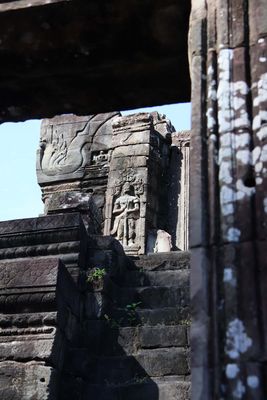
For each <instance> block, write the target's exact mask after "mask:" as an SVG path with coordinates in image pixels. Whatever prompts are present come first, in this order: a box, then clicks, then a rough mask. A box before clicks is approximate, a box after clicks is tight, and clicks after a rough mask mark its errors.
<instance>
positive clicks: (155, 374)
mask: <svg viewBox="0 0 267 400" xmlns="http://www.w3.org/2000/svg"><path fill="white" fill-rule="evenodd" d="M131 261H132V262H131V263H130V264H129V266H128V268H127V270H126V271H124V272H123V273H120V274H118V275H117V276H116V275H114V274H113V275H112V274H107V276H105V279H104V284H103V287H102V288H100V289H96V290H94V291H93V296H94V299H95V305H96V306H95V310H97V311H96V312H95V315H96V314H97V317H94V312H91V316H90V318H87V320H85V321H84V325H83V335H82V336H83V339H82V340H81V339H80V340H78V341H77V345H76V346H75V347H73V348H72V349H71V350H70V351H69V352H68V355H67V356H66V359H65V363H64V364H65V369H64V376H65V379H64V380H65V383H64V385H63V386H64V390H63V392H62V396H61V398H62V399H69V398H75V399H81V400H89V399H94V400H131V399H135V400H147V399H150V400H188V399H189V398H190V393H189V392H190V366H189V340H188V337H189V325H190V311H189V254H188V253H187V252H172V253H159V254H151V255H148V256H140V257H136V258H132V260H131ZM91 303H92V298H91ZM77 377H79V378H77ZM64 393H65V394H64Z"/></svg>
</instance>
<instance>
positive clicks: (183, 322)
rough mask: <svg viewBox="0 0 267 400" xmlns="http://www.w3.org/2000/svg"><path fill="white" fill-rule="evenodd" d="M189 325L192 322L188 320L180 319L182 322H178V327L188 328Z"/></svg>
mask: <svg viewBox="0 0 267 400" xmlns="http://www.w3.org/2000/svg"><path fill="white" fill-rule="evenodd" d="M191 324H192V321H191V319H190V318H188V319H182V320H181V321H180V325H185V326H190V325H191Z"/></svg>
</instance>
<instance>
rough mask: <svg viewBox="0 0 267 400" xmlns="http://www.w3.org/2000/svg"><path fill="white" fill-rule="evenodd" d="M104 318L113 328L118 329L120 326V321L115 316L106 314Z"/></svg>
mask: <svg viewBox="0 0 267 400" xmlns="http://www.w3.org/2000/svg"><path fill="white" fill-rule="evenodd" d="M104 318H105V321H106V323H107V324H108V325H109V326H110V328H111V329H118V328H119V327H120V322H119V321H117V320H116V319H114V318H111V317H110V316H109V315H108V314H104Z"/></svg>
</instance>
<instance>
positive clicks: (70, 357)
mask: <svg viewBox="0 0 267 400" xmlns="http://www.w3.org/2000/svg"><path fill="white" fill-rule="evenodd" d="M189 372H190V370H189V350H188V349H185V348H177V347H171V348H164V349H142V350H140V351H138V352H137V353H136V354H134V355H130V356H128V355H120V356H111V357H108V356H93V355H91V354H90V353H89V352H88V350H87V349H85V348H84V349H81V348H78V349H77V348H72V349H70V350H69V351H68V353H67V354H66V359H65V365H64V373H67V374H70V375H73V376H80V377H81V378H82V379H84V380H86V381H88V382H90V383H93V384H110V385H111V384H113V385H118V384H122V383H126V382H129V381H132V380H133V379H134V378H136V377H138V378H140V379H143V378H145V377H164V376H168V375H189Z"/></svg>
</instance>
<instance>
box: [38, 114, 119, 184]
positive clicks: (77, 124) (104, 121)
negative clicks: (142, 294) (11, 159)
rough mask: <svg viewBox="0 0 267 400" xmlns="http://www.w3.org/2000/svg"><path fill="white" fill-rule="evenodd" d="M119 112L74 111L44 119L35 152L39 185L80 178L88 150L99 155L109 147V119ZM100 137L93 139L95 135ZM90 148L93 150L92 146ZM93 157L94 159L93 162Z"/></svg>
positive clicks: (88, 156) (86, 160) (88, 155)
mask: <svg viewBox="0 0 267 400" xmlns="http://www.w3.org/2000/svg"><path fill="white" fill-rule="evenodd" d="M116 115H118V113H107V114H97V115H89V116H81V117H79V116H76V115H73V114H70V115H62V116H56V117H54V118H52V119H44V120H43V121H42V127H41V138H40V148H39V150H38V152H37V177H38V182H39V184H44V183H48V182H58V181H64V180H73V179H77V178H81V177H82V176H83V175H84V168H85V166H86V165H87V164H90V163H91V151H92V150H93V151H97V152H99V154H97V155H95V157H97V156H98V159H99V158H100V157H99V156H100V152H101V156H102V153H103V154H104V150H105V149H107V150H108V149H109V148H110V144H111V136H110V134H111V128H109V127H107V125H109V120H110V119H112V118H113V117H114V116H116ZM96 137H97V138H101V139H98V140H95V138H96ZM92 147H93V149H92ZM95 160H96V158H94V159H93V163H94V161H95Z"/></svg>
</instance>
